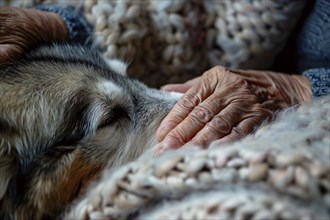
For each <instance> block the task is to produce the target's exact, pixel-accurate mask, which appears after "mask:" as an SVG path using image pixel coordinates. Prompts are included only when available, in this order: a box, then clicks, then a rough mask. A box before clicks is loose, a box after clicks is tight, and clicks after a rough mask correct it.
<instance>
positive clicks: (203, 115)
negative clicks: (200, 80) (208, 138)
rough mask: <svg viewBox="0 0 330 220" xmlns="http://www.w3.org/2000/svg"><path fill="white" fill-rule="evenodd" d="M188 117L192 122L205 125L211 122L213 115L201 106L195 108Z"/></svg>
mask: <svg viewBox="0 0 330 220" xmlns="http://www.w3.org/2000/svg"><path fill="white" fill-rule="evenodd" d="M189 116H190V117H191V118H192V119H193V120H194V121H198V122H199V123H203V124H206V123H207V122H209V121H210V120H211V118H212V117H213V114H212V112H211V111H210V110H209V109H207V108H205V107H203V106H196V107H195V108H194V110H193V111H192V112H191V113H190V115H189Z"/></svg>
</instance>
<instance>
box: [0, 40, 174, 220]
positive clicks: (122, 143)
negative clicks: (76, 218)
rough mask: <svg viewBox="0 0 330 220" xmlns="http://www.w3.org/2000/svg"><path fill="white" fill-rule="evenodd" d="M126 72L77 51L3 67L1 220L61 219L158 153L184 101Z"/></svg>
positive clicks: (59, 49)
mask: <svg viewBox="0 0 330 220" xmlns="http://www.w3.org/2000/svg"><path fill="white" fill-rule="evenodd" d="M125 72H126V64H125V63H123V62H121V61H119V60H107V61H106V60H105V59H103V58H102V57H101V56H100V55H99V54H98V53H97V52H93V51H90V50H88V49H84V48H81V47H75V46H69V45H53V46H44V47H41V48H39V49H37V50H35V51H33V52H31V53H29V54H28V55H27V57H26V58H24V59H22V60H19V61H17V62H14V63H11V64H7V65H3V64H2V65H1V73H0V199H1V203H0V208H1V211H0V219H44V218H55V217H58V216H59V214H60V213H61V212H62V211H63V210H64V209H65V207H66V206H67V205H68V204H69V203H70V202H71V201H72V200H73V199H75V198H77V196H78V195H79V194H81V193H82V192H83V191H84V190H85V189H86V186H87V185H88V183H89V182H91V180H93V179H95V178H97V177H98V176H99V175H100V173H101V172H102V170H104V169H105V168H113V167H115V166H119V165H121V164H123V163H126V162H128V161H132V160H134V159H136V158H137V157H139V156H140V155H141V154H142V153H143V152H145V151H148V150H149V151H151V150H152V149H153V148H154V146H155V145H156V140H155V132H156V129H157V127H158V126H159V124H160V122H161V120H162V119H163V118H164V116H165V115H166V114H167V113H168V112H169V110H170V109H171V108H172V106H173V105H174V103H175V102H176V101H177V100H178V98H179V95H178V94H172V93H165V92H161V91H159V90H156V89H151V88H148V87H146V86H145V85H143V84H142V83H140V82H138V81H136V80H132V79H129V78H128V77H127V76H126V75H125Z"/></svg>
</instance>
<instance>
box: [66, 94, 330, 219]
mask: <svg viewBox="0 0 330 220" xmlns="http://www.w3.org/2000/svg"><path fill="white" fill-rule="evenodd" d="M277 117H278V118H277V119H276V120H275V121H274V122H273V123H271V124H268V125H265V126H263V127H261V128H260V129H259V130H258V131H257V132H256V133H255V134H253V135H250V136H248V137H247V138H245V139H244V140H243V141H240V142H236V143H233V144H230V145H226V146H214V145H211V146H210V148H209V149H207V150H202V149H198V148H196V149H182V150H179V151H172V152H167V153H165V154H163V155H162V156H159V157H153V156H152V155H148V154H147V155H144V156H142V157H141V158H140V159H139V160H137V161H135V162H132V163H129V164H127V165H124V166H122V167H120V168H119V169H116V170H110V171H107V172H106V173H105V175H104V176H103V178H102V179H101V180H100V181H98V182H97V183H95V184H93V185H92V186H91V188H90V190H89V192H88V193H87V195H85V197H84V198H83V199H82V200H80V201H77V202H76V203H74V205H73V206H72V207H71V208H70V209H69V211H68V213H67V214H66V216H65V218H69V219H288V220H292V219H329V218H330V96H327V97H323V98H322V99H320V100H316V101H314V102H312V103H307V104H304V105H302V106H300V107H299V108H298V109H290V110H285V111H283V112H281V113H279V115H278V116H277Z"/></svg>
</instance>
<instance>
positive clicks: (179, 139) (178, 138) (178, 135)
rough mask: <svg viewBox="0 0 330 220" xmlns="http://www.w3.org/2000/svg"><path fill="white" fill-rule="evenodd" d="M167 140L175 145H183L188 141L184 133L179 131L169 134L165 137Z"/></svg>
mask: <svg viewBox="0 0 330 220" xmlns="http://www.w3.org/2000/svg"><path fill="white" fill-rule="evenodd" d="M167 138H170V139H172V140H173V141H174V142H176V144H177V145H183V144H185V143H186V142H187V141H189V138H188V135H187V134H186V132H184V131H183V130H181V129H179V128H178V129H175V130H174V131H172V132H171V133H169V134H168V135H167Z"/></svg>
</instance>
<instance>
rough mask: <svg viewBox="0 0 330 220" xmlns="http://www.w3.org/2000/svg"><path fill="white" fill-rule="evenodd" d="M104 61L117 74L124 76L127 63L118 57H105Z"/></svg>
mask: <svg viewBox="0 0 330 220" xmlns="http://www.w3.org/2000/svg"><path fill="white" fill-rule="evenodd" d="M104 60H105V62H106V63H107V64H108V66H109V68H110V69H111V70H112V71H114V72H115V73H117V74H120V75H123V76H126V75H127V64H126V63H124V62H123V61H121V60H118V59H106V58H104Z"/></svg>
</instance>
